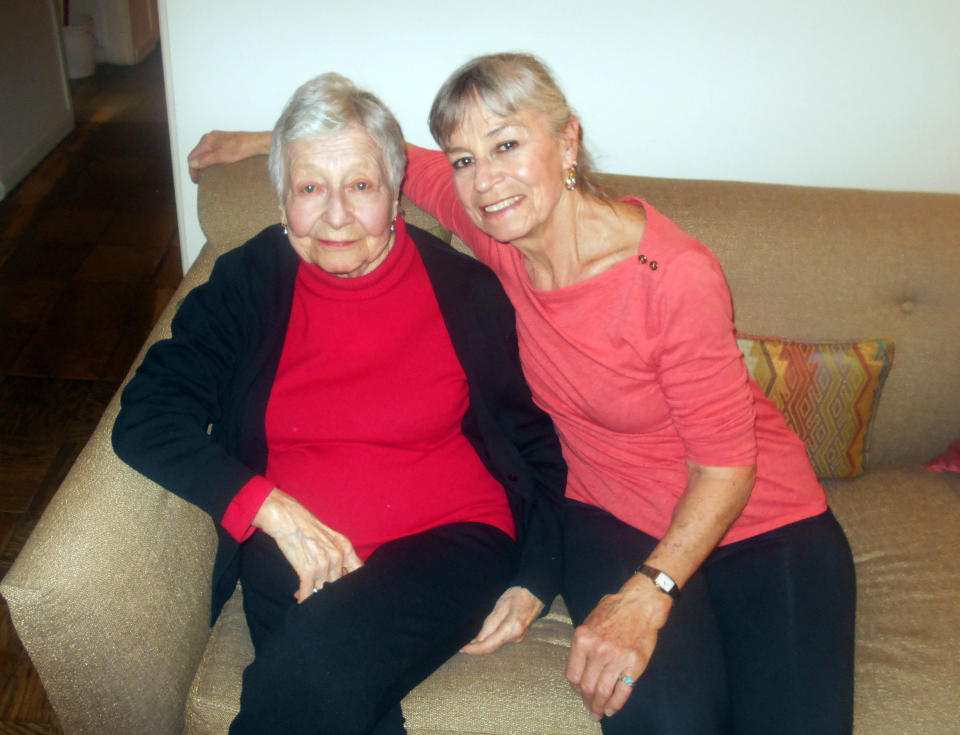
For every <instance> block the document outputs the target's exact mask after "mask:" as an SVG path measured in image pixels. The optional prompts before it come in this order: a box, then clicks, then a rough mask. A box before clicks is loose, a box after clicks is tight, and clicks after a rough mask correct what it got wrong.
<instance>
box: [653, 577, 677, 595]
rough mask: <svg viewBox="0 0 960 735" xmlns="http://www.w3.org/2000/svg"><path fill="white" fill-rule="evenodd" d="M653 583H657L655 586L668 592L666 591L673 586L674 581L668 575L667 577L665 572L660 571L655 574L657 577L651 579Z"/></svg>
mask: <svg viewBox="0 0 960 735" xmlns="http://www.w3.org/2000/svg"><path fill="white" fill-rule="evenodd" d="M653 583H654V584H655V585H657V587H659V588H660V589H662V590H663V591H664V592H668V593H669V592H670V590H672V589H673V587H674V582H673V580H672V579H670V577H668V576H667V575H666V574H664V573H663V572H660V574H658V575H657V578H656V579H655V580H653Z"/></svg>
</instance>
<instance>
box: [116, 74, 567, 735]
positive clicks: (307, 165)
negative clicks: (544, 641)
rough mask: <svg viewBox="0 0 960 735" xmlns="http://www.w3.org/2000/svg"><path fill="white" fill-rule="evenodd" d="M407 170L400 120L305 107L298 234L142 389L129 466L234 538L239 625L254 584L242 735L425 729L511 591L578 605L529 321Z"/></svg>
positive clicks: (225, 553)
mask: <svg viewBox="0 0 960 735" xmlns="http://www.w3.org/2000/svg"><path fill="white" fill-rule="evenodd" d="M404 166H405V156H404V148H403V138H402V134H401V132H400V128H399V125H398V124H397V122H396V121H395V119H394V118H393V116H392V115H391V114H390V112H389V111H388V110H387V109H386V108H385V107H384V106H383V104H382V103H381V102H380V101H379V100H378V99H377V98H375V97H374V96H372V95H371V94H369V93H366V92H363V91H361V90H358V89H357V88H356V87H354V85H353V84H352V83H350V82H349V81H348V80H346V79H344V78H343V77H340V76H338V75H335V74H326V75H323V76H320V77H318V78H316V79H314V80H312V81H310V82H308V83H306V84H305V85H303V86H302V87H301V88H300V89H298V90H297V92H296V93H295V94H294V96H293V97H292V98H291V100H290V102H289V103H288V104H287V106H286V108H285V109H284V111H283V114H282V115H281V117H280V119H279V121H278V122H277V125H276V128H275V129H274V132H273V145H272V149H271V151H270V174H271V178H272V181H273V184H274V186H275V188H276V191H277V194H278V196H279V199H280V208H281V211H282V213H283V217H282V224H280V225H275V226H273V227H269V228H267V229H266V230H264V231H263V232H261V233H260V234H259V235H257V236H256V237H254V238H253V239H252V240H250V241H249V242H247V243H246V244H245V245H243V246H242V247H240V248H238V249H236V250H234V251H232V252H229V253H227V254H226V255H223V256H221V257H220V259H219V260H218V261H217V264H216V265H215V267H214V270H213V273H212V275H211V277H210V280H209V282H208V283H206V284H205V285H203V286H200V287H199V288H197V289H195V290H194V291H193V292H192V293H191V294H190V295H189V296H188V297H187V298H186V300H185V301H184V303H183V305H182V307H181V308H180V310H179V312H178V314H177V316H176V318H175V320H174V322H173V336H172V337H171V338H170V339H168V340H165V341H162V342H159V343H158V344H156V345H155V346H154V347H153V348H152V349H151V350H150V352H149V353H148V354H147V356H146V357H145V359H144V361H143V364H142V365H141V366H140V368H139V369H138V371H137V373H136V375H135V377H134V378H133V379H132V380H131V382H130V384H129V385H128V386H127V388H126V389H125V391H124V393H123V398H122V410H121V412H120V415H119V416H118V418H117V421H116V424H115V426H114V433H113V440H114V447H115V449H116V451H117V454H118V455H119V456H120V457H121V458H123V459H124V460H125V461H127V462H128V463H130V464H131V465H132V466H133V467H135V468H136V469H138V470H140V471H141V472H143V473H144V474H146V475H147V476H149V477H150V478H152V479H154V480H155V481H156V482H158V483H160V484H161V485H163V486H164V487H166V488H168V489H169V490H171V491H173V492H174V493H176V494H177V495H179V496H181V497H182V498H184V499H186V500H188V501H189V502H191V503H194V504H195V505H197V506H199V507H200V508H201V509H203V510H204V511H206V512H207V513H209V514H210V515H211V517H212V518H213V520H214V521H215V522H216V525H217V530H218V532H219V547H218V553H217V559H216V563H215V567H214V572H213V599H212V606H213V618H214V619H215V618H216V617H217V615H218V613H219V611H220V609H221V608H222V606H223V604H224V602H225V601H226V599H227V598H228V597H229V596H230V595H231V594H232V593H233V590H234V587H235V586H236V583H237V581H238V579H239V581H240V582H241V584H242V586H243V602H244V611H245V614H246V617H247V622H248V623H249V627H250V632H251V636H252V638H253V643H254V648H255V658H254V661H253V663H252V664H251V665H250V666H249V667H248V668H247V670H246V671H245V673H244V678H243V691H242V697H241V707H240V713H239V714H238V716H237V718H236V719H235V720H234V722H233V724H232V726H231V729H230V732H231V733H235V734H239V733H261V734H262V733H319V732H322V733H338V734H340V735H342V734H345V733H370V732H376V733H378V734H381V733H382V734H387V733H402V732H404V729H403V724H402V716H401V714H400V707H399V702H400V700H401V698H402V697H403V696H404V695H405V694H406V693H407V692H408V691H410V689H412V688H413V687H414V686H416V685H417V684H418V683H419V682H420V681H422V680H423V679H424V678H425V677H426V676H428V675H429V674H430V673H431V672H432V671H433V670H434V669H435V668H436V667H437V666H439V665H440V664H441V663H442V662H443V661H444V660H446V659H447V658H448V657H449V656H451V655H452V654H453V653H455V652H456V651H457V650H458V649H460V648H461V647H462V646H463V645H464V644H465V643H467V642H468V641H469V640H470V639H471V637H472V636H474V634H475V633H476V632H477V630H478V629H479V628H480V624H481V623H482V621H483V619H484V616H485V614H486V613H487V612H489V610H490V608H491V607H492V606H493V604H494V601H495V600H496V599H497V597H498V595H500V593H501V592H503V590H504V589H505V588H507V587H508V586H510V585H511V584H513V585H516V586H519V587H522V588H523V589H529V590H532V591H533V592H534V594H536V595H538V596H539V597H540V599H542V600H549V599H550V598H551V597H552V596H553V595H554V594H555V593H556V589H557V584H558V579H557V571H556V570H557V569H558V568H559V559H558V556H559V541H558V514H557V506H558V503H559V500H560V497H561V495H562V488H563V483H564V476H565V469H564V465H563V460H562V457H561V452H560V446H559V442H558V440H557V437H556V434H555V433H554V431H553V427H552V424H551V422H550V419H549V418H548V417H547V415H546V414H545V413H543V412H542V411H541V410H540V409H538V408H537V407H536V406H535V404H534V403H533V402H532V399H531V396H530V392H529V388H528V387H527V385H526V383H525V382H524V379H523V375H522V372H521V369H520V364H519V358H518V353H517V344H516V333H515V324H514V315H513V311H512V309H511V307H510V304H509V301H508V300H507V298H506V296H505V294H504V293H503V291H502V289H501V287H500V286H499V284H498V283H497V280H496V278H495V277H494V276H493V275H492V274H491V273H490V272H489V270H488V269H487V268H485V267H484V266H482V265H481V264H479V263H476V262H475V261H473V260H472V259H470V258H467V257H465V256H462V255H460V254H458V253H456V252H454V251H453V250H452V249H450V248H449V247H447V246H445V245H443V244H442V243H440V242H439V241H437V240H435V239H434V238H433V237H432V236H430V235H428V234H426V233H424V232H422V231H419V230H416V229H415V228H412V227H408V226H407V225H405V223H404V222H403V220H402V219H401V218H400V217H398V197H399V190H400V183H401V180H402V179H403V175H404ZM477 313H482V314H483V315H484V318H483V319H482V320H481V319H478V318H477V317H476V314H477ZM208 427H210V428H209V431H208Z"/></svg>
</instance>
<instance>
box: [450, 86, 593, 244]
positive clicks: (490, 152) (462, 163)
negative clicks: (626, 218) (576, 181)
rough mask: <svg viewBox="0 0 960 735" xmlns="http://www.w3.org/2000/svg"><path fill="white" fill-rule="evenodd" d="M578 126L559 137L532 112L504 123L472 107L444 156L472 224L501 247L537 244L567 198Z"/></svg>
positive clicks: (480, 107) (573, 123) (570, 125)
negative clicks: (520, 242)
mask: <svg viewBox="0 0 960 735" xmlns="http://www.w3.org/2000/svg"><path fill="white" fill-rule="evenodd" d="M578 132H579V130H578V128H577V122H576V120H574V119H573V118H571V120H570V122H569V123H568V124H567V127H566V128H565V129H564V130H563V131H562V132H561V134H560V135H559V136H557V135H555V134H554V133H553V131H552V130H551V129H550V127H549V125H548V123H547V121H546V119H545V118H544V117H543V116H542V115H540V114H538V113H536V112H534V111H532V110H521V111H520V112H518V113H516V114H513V115H509V116H506V117H503V116H501V115H497V114H496V113H494V112H491V111H490V109H489V108H487V107H486V105H484V104H483V103H481V102H475V103H474V104H472V105H470V107H469V108H468V110H467V114H466V115H465V116H464V119H463V122H462V123H461V124H460V125H459V127H458V128H457V129H456V130H455V131H454V132H453V134H452V135H451V136H450V140H449V144H448V146H447V149H446V151H445V153H446V155H447V160H449V161H450V163H451V164H452V165H453V180H454V185H455V187H456V191H457V196H458V197H459V198H460V202H461V203H462V204H463V206H464V208H465V209H466V210H467V213H468V214H469V215H470V218H471V219H472V220H473V222H474V224H475V225H476V226H477V227H479V228H480V229H481V230H483V231H484V232H486V233H487V234H488V235H490V236H491V237H494V238H495V239H497V240H500V241H501V242H516V241H518V240H524V239H528V238H537V237H538V236H539V235H540V234H542V232H543V230H544V225H546V224H548V223H549V221H550V218H551V217H552V216H553V215H554V212H555V211H556V209H557V205H558V204H559V203H560V202H561V201H562V200H563V198H564V197H565V196H569V195H570V192H568V191H567V190H566V187H565V186H564V176H565V175H566V171H567V169H569V168H570V166H572V165H573V164H574V162H575V161H576V157H577V133H578Z"/></svg>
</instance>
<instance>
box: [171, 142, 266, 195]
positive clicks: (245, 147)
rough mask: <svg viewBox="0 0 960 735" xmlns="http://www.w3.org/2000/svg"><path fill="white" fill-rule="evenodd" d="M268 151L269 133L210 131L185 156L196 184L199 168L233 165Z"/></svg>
mask: <svg viewBox="0 0 960 735" xmlns="http://www.w3.org/2000/svg"><path fill="white" fill-rule="evenodd" d="M269 151H270V133H244V132H236V131H226V130H211V131H210V132H209V133H207V134H206V135H204V136H203V137H202V138H200V142H199V143H197V145H196V147H195V148H194V149H193V150H192V151H190V153H189V154H187V163H189V164H190V178H191V179H192V180H193V183H197V180H198V179H199V178H200V169H201V168H206V167H207V166H212V165H213V164H215V163H233V162H234V161H241V160H243V159H244V158H250V156H255V155H258V154H260V153H268V152H269Z"/></svg>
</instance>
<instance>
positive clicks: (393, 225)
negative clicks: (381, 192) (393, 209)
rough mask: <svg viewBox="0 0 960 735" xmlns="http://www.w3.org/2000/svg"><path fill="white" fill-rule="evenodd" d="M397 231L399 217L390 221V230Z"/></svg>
mask: <svg viewBox="0 0 960 735" xmlns="http://www.w3.org/2000/svg"><path fill="white" fill-rule="evenodd" d="M396 231H397V218H396V217H394V218H393V222H391V223H390V232H396Z"/></svg>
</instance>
